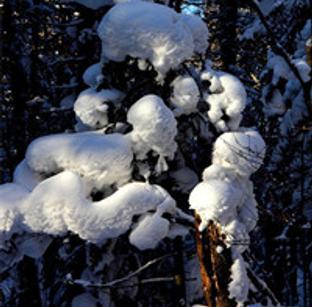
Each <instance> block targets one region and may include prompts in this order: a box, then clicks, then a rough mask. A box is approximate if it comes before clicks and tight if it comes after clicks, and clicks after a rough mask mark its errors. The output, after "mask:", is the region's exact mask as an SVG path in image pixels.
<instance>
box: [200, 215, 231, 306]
mask: <svg viewBox="0 0 312 307" xmlns="http://www.w3.org/2000/svg"><path fill="white" fill-rule="evenodd" d="M199 224H200V217H199V216H198V215H196V216H195V226H196V243H197V254H198V257H199V265H200V273H201V278H202V284H203V292H204V297H205V300H206V302H207V305H208V306H209V307H234V306H236V303H235V302H234V300H232V299H229V297H228V296H229V293H228V284H229V281H230V267H231V265H232V257H231V250H230V249H228V248H226V246H225V244H224V238H223V237H222V235H221V232H220V229H219V227H218V226H217V225H215V224H214V223H212V222H211V223H210V224H209V226H208V229H207V230H206V231H203V232H202V233H201V232H199V230H198V226H199ZM217 246H221V247H222V248H223V251H222V252H221V253H218V252H217Z"/></svg>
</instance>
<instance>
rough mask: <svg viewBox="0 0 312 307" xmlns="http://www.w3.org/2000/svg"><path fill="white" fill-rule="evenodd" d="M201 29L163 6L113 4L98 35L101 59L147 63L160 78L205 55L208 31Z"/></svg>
mask: <svg viewBox="0 0 312 307" xmlns="http://www.w3.org/2000/svg"><path fill="white" fill-rule="evenodd" d="M194 26H195V27H196V28H194V29H193V27H194ZM204 27H205V24H204V23H203V22H202V21H201V20H199V19H197V18H195V17H185V16H184V15H182V14H178V13H176V12H175V11H174V10H172V9H170V8H168V7H167V6H165V5H160V4H156V3H149V2H142V1H136V2H129V3H119V4H116V5H115V6H114V7H113V8H112V9H111V10H110V11H109V12H108V13H107V14H106V15H105V16H104V17H103V19H102V21H101V23H100V25H99V27H98V35H99V37H100V38H101V40H102V46H103V48H102V54H103V57H104V58H107V59H109V60H112V61H116V62H121V61H123V60H124V59H125V58H126V56H131V57H133V58H139V59H143V60H149V62H150V63H151V64H152V65H153V66H154V68H155V70H156V71H157V72H158V73H159V77H160V78H163V77H164V76H165V75H166V73H167V72H168V71H169V70H170V69H175V68H177V67H178V66H179V64H180V63H182V62H183V61H185V60H186V59H189V58H191V57H192V56H193V55H194V53H195V52H204V51H205V50H204V49H205V47H206V46H208V44H207V41H208V31H204V30H203V29H204ZM197 30H200V32H198V31H197ZM193 34H194V35H193ZM199 35H200V36H201V38H200V37H199Z"/></svg>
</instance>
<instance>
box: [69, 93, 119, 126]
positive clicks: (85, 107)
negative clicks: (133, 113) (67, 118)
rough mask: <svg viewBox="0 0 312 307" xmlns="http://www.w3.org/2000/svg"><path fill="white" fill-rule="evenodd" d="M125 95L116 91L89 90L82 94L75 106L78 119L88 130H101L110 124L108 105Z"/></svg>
mask: <svg viewBox="0 0 312 307" xmlns="http://www.w3.org/2000/svg"><path fill="white" fill-rule="evenodd" d="M122 97H123V94H122V93H121V92H119V91H117V90H114V89H105V90H101V91H96V90H95V89H93V88H89V89H86V90H84V91H83V92H81V93H80V95H79V96H78V98H77V100H76V101H75V104H74V111H75V114H76V118H77V120H78V121H80V122H81V123H82V124H83V125H85V126H86V128H89V129H99V128H103V127H105V126H106V125H107V124H108V109H109V105H108V103H116V102H118V101H119V100H120V99H121V98H122Z"/></svg>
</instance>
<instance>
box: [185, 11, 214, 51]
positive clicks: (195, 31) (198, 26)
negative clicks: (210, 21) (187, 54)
mask: <svg viewBox="0 0 312 307" xmlns="http://www.w3.org/2000/svg"><path fill="white" fill-rule="evenodd" d="M181 19H182V20H183V21H184V22H185V23H186V24H187V25H188V27H189V28H190V30H191V32H192V35H193V40H194V45H195V48H194V51H195V52H197V53H198V54H205V52H206V50H207V48H208V37H209V32H208V28H207V25H206V24H205V23H204V22H203V20H202V19H201V18H200V17H199V16H197V15H194V14H182V15H181Z"/></svg>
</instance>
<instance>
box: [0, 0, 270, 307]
mask: <svg viewBox="0 0 312 307" xmlns="http://www.w3.org/2000/svg"><path fill="white" fill-rule="evenodd" d="M67 2H68V1H67ZM73 2H79V3H80V4H86V3H87V2H88V1H73ZM88 3H89V4H90V3H91V2H88ZM92 3H93V4H94V5H96V6H97V5H98V3H97V1H93V2H92ZM89 4H88V5H86V6H87V7H89V8H93V9H96V8H97V7H96V8H95V7H90V5H89ZM99 5H100V4H99ZM97 32H98V36H99V38H100V40H101V44H102V53H101V57H100V59H99V62H98V63H95V64H93V65H92V66H90V67H89V68H88V69H87V70H86V71H85V73H84V74H83V81H84V82H85V84H86V85H87V86H88V88H87V89H85V90H83V91H82V92H81V93H80V94H79V96H78V97H77V99H76V100H75V102H74V104H73V110H74V112H75V115H76V125H75V127H74V128H73V129H72V130H71V131H66V132H64V133H60V134H51V135H48V136H42V137H39V138H37V139H36V140H34V141H33V142H32V143H31V144H30V145H29V146H28V148H27V150H26V154H25V158H24V160H23V161H21V162H20V164H19V165H18V166H17V167H16V169H15V171H14V176H13V182H11V183H5V184H3V185H1V186H0V217H1V219H0V243H1V249H0V253H1V261H2V263H3V265H2V267H1V273H4V272H5V273H7V274H6V275H4V276H5V277H4V279H3V281H2V282H1V288H2V289H3V290H2V292H3V293H4V298H3V303H7V302H10V301H13V302H15V303H16V302H17V303H19V304H25V301H23V299H21V297H20V293H19V291H23V287H24V286H25V280H24V279H23V278H22V277H23V273H24V272H25V266H24V267H22V268H21V266H20V263H22V264H23V260H22V259H25V258H26V260H27V259H29V258H27V257H31V258H33V259H35V261H32V262H31V263H32V266H33V267H34V271H35V272H36V278H35V279H34V280H33V283H34V284H37V289H36V292H37V294H36V295H37V296H36V298H35V299H34V300H36V302H38V304H39V305H40V302H41V304H43V305H47V306H55V305H62V304H70V303H71V304H72V306H81V305H82V304H87V305H88V306H95V305H96V303H99V304H100V305H102V306H131V304H132V305H133V306H158V305H160V306H177V305H178V304H181V305H182V304H186V305H190V304H191V303H193V302H195V301H197V302H200V301H202V300H203V298H202V293H201V292H199V291H198V277H199V268H198V266H196V260H195V261H194V258H190V257H187V255H186V249H187V246H188V244H189V245H191V248H190V250H193V251H194V252H195V244H194V236H192V234H193V233H194V229H193V221H194V219H193V217H192V216H191V215H190V212H188V206H189V204H188V199H189V202H190V204H191V207H192V209H195V210H196V213H197V220H199V218H200V225H199V227H198V228H197V229H196V231H197V237H198V238H199V241H198V242H200V244H199V245H202V246H203V247H205V246H206V243H207V242H201V241H205V240H204V239H203V238H201V234H200V233H201V232H203V231H206V228H207V227H208V233H209V235H212V232H213V231H215V230H217V232H218V233H217V235H216V236H215V239H216V240H218V244H215V245H214V246H213V247H211V249H210V250H209V253H208V254H206V256H207V257H209V255H210V254H211V255H213V259H214V260H216V261H221V262H222V261H223V260H222V259H223V255H225V254H226V258H227V259H226V261H225V262H224V263H225V264H226V265H227V266H228V269H227V271H226V273H225V275H224V276H226V275H228V279H227V278H224V279H223V280H222V283H219V280H218V279H217V278H215V279H214V278H213V276H212V275H211V274H214V273H217V270H216V268H213V270H212V272H208V273H209V274H210V275H209V278H211V280H213V279H214V281H213V282H212V283H213V286H212V288H211V292H210V294H209V295H210V297H209V298H207V296H206V294H205V297H206V301H207V303H209V301H210V300H212V301H214V302H217V303H219V302H220V299H223V298H222V297H223V296H225V297H224V301H227V302H231V303H232V304H239V305H243V304H244V303H245V302H246V301H247V300H248V277H247V271H246V265H245V262H244V260H243V258H242V252H243V251H244V250H245V249H246V247H247V245H248V243H249V235H248V233H249V232H250V231H251V230H252V229H253V228H254V227H255V224H256V221H257V209H256V202H255V199H254V196H253V188H252V183H251V181H250V179H249V176H250V175H251V174H252V173H253V172H255V171H256V170H257V169H258V168H259V166H260V165H261V163H262V160H263V157H264V153H265V144H264V141H263V140H262V138H261V136H260V135H259V134H258V133H257V132H256V131H254V130H252V129H249V128H242V127H240V123H241V120H242V112H243V110H244V108H245V106H246V100H247V95H246V91H245V89H244V86H243V85H242V83H241V82H240V81H239V80H238V79H237V78H236V77H234V76H233V75H230V74H228V73H225V72H221V71H217V70H216V69H215V68H214V67H213V65H212V63H211V62H210V61H208V59H207V58H206V50H207V47H208V30H207V27H206V25H205V23H204V22H203V21H202V20H201V19H200V17H198V16H194V15H184V14H179V13H177V12H175V11H174V10H172V9H170V8H168V7H167V6H165V5H161V4H155V3H150V2H141V1H131V2H125V3H119V4H116V5H114V6H113V7H112V8H111V9H110V10H109V11H108V12H107V14H105V16H104V17H103V19H102V21H101V22H100V24H99V26H98V28H97ZM215 140H216V142H215V144H214V141H215ZM213 144H214V145H213ZM212 149H213V155H212V159H211V157H210V152H211V150H212ZM211 161H212V165H211V166H209V165H210V163H211ZM207 166H209V167H208V168H207ZM202 173H203V181H202V182H200V183H198V181H199V180H198V178H199V176H201V174H202ZM193 188H194V189H193ZM211 225H213V226H214V227H215V228H213V229H211V228H209V227H211ZM190 234H191V235H190ZM181 238H182V239H181ZM202 239H203V240H202ZM164 252H166V254H165V256H164V255H163V254H164ZM168 253H169V255H168ZM170 254H171V255H170ZM199 254H200V253H199ZM51 255H55V262H54V264H53V265H54V266H55V270H51V269H48V266H49V263H50V262H51V258H50V257H51ZM155 255H162V257H160V258H161V259H162V260H163V259H164V257H165V258H170V257H171V258H170V259H171V260H170V262H169V264H166V266H164V267H163V268H161V269H160V270H159V272H161V273H162V274H165V273H166V272H168V271H169V272H170V271H171V272H172V275H174V277H172V276H166V277H164V276H161V277H159V278H158V275H157V276H153V275H152V277H151V274H149V275H148V277H149V278H146V279H143V278H141V279H140V278H139V274H140V273H141V272H142V271H143V270H145V269H146V268H148V267H149V266H150V265H152V264H153V263H156V262H157V261H158V260H157V259H156V260H157V261H156V262H155V259H154V260H150V261H149V262H147V263H146V265H143V264H142V263H143V262H144V260H145V259H150V257H151V256H154V257H155ZM200 256H201V254H200ZM75 261H77V262H78V263H79V264H78V267H77V264H76V266H75V265H74V264H73V263H74V262H75ZM153 261H154V262H153ZM221 262H220V263H221ZM50 265H52V264H50ZM204 265H207V263H204ZM213 265H214V264H213ZM58 266H59V267H58ZM61 266H62V268H61V269H60V267H61ZM29 267H30V265H27V266H26V268H29ZM138 267H139V268H138ZM140 267H141V268H140ZM187 269H190V272H185V273H184V272H183V270H185V271H187ZM131 271H132V272H131ZM174 271H177V273H174ZM16 273H19V275H18V274H16ZM187 275H189V277H190V278H189V279H190V280H188V278H187ZM157 278H158V279H157ZM179 278H180V279H179ZM194 278H195V281H194V280H193V279H194ZM179 280H180V281H179ZM181 280H182V282H181ZM52 281H53V283H54V286H52V285H50V284H49V283H51V282H52ZM162 281H166V282H168V281H171V282H173V283H174V285H175V287H177V288H179V289H180V292H181V293H178V297H177V298H175V301H172V299H171V298H170V297H169V299H168V298H163V297H161V298H158V296H159V293H158V292H157V289H153V290H154V291H156V293H157V295H154V296H151V295H149V294H148V291H147V292H146V293H147V294H146V293H145V294H144V293H143V294H142V293H140V288H141V287H143V286H144V284H148V283H149V282H150V283H153V282H154V283H155V282H162ZM181 283H182V286H181ZM11 284H14V285H16V289H17V292H16V293H15V292H14V290H13V289H10V287H9V285H11ZM118 286H120V288H119V287H118ZM127 287H129V288H130V289H131V288H133V289H134V290H133V291H132V290H129V288H127ZM163 287H164V288H165V289H167V291H168V290H170V289H172V288H173V285H170V284H169V285H165V286H163ZM181 289H182V290H181ZM205 291H206V290H205ZM159 292H160V291H159ZM136 303H137V305H135V304H136Z"/></svg>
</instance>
